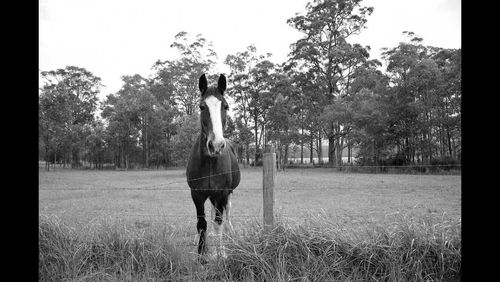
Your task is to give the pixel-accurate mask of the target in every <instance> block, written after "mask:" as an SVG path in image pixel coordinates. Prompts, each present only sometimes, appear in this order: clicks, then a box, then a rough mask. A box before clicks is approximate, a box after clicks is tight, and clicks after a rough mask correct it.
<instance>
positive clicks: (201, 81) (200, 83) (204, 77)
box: [198, 74, 208, 94]
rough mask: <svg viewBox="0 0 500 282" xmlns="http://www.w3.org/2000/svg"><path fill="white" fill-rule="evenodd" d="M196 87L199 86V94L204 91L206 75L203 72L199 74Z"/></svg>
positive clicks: (206, 83)
mask: <svg viewBox="0 0 500 282" xmlns="http://www.w3.org/2000/svg"><path fill="white" fill-rule="evenodd" d="M198 87H199V88H200V91H201V94H203V93H205V91H206V90H207V87H208V82H207V77H206V76H205V74H202V75H201V76H200V82H199V83H198Z"/></svg>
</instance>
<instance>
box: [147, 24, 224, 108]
mask: <svg viewBox="0 0 500 282" xmlns="http://www.w3.org/2000/svg"><path fill="white" fill-rule="evenodd" d="M170 47H171V48H175V49H177V51H178V52H179V54H180V56H181V57H180V59H178V60H173V61H169V60H167V61H160V60H158V61H157V62H156V63H155V65H154V66H153V68H154V69H155V70H156V72H157V74H156V77H157V78H159V81H161V83H162V84H163V86H164V87H165V88H166V89H168V91H170V92H171V93H172V94H173V98H174V99H175V102H176V104H177V106H178V108H179V109H180V110H181V111H182V112H183V113H184V114H187V115H192V114H194V113H196V110H197V105H198V100H199V90H198V86H197V84H196V83H193V82H196V81H198V79H199V77H200V76H201V75H202V74H204V73H209V71H210V69H211V68H212V67H213V66H214V64H215V62H216V59H217V54H216V53H215V51H214V50H213V46H212V43H211V42H207V40H206V39H205V38H204V37H203V36H202V35H201V34H198V35H196V37H195V38H194V39H192V40H191V41H190V38H189V34H188V33H187V32H184V31H182V32H179V33H178V34H177V35H176V36H175V41H174V42H173V43H172V44H171V45H170ZM208 79H209V80H210V79H215V80H216V79H217V77H216V76H215V75H209V76H208Z"/></svg>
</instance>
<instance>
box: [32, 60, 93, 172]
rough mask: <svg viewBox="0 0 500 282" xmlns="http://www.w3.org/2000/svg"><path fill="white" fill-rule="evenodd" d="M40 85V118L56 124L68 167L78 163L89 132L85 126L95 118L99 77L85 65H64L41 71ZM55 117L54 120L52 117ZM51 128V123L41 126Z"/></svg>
mask: <svg viewBox="0 0 500 282" xmlns="http://www.w3.org/2000/svg"><path fill="white" fill-rule="evenodd" d="M41 78H42V79H43V83H44V85H43V87H42V89H41V97H40V102H41V104H40V105H41V108H40V110H41V111H42V112H43V111H45V112H44V113H43V114H42V122H47V121H50V122H49V123H47V125H49V124H52V125H55V124H57V129H58V131H57V132H58V133H57V135H58V137H59V140H61V142H63V143H64V146H63V147H62V148H61V149H62V150H63V151H64V155H65V156H69V161H70V163H71V166H72V167H76V166H80V165H81V162H80V153H81V149H82V147H83V146H84V143H85V137H86V135H87V134H88V133H89V132H88V130H86V127H85V126H87V125H90V124H91V123H92V122H93V121H94V118H95V116H94V115H95V112H96V110H97V102H98V96H97V95H98V93H99V92H100V90H101V87H102V83H101V79H100V78H99V77H97V76H95V75H94V74H93V73H92V72H90V71H88V70H86V69H85V68H81V67H76V66H67V67H65V68H64V69H57V70H50V71H42V72H41ZM56 120H57V121H56ZM42 128H47V129H48V130H52V132H53V133H54V132H55V131H54V129H55V128H56V127H54V126H52V127H51V126H46V127H44V126H42Z"/></svg>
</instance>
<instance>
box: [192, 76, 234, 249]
mask: <svg viewBox="0 0 500 282" xmlns="http://www.w3.org/2000/svg"><path fill="white" fill-rule="evenodd" d="M198 86H199V88H200V91H201V100H200V121H201V133H200V135H199V136H198V139H197V140H196V143H195V144H194V146H193V148H192V149H191V155H190V157H189V161H188V166H187V171H186V176H187V182H188V185H189V187H190V188H191V197H192V198H193V202H194V205H195V206H196V215H197V218H198V222H197V224H196V228H197V230H198V234H199V237H200V239H199V243H198V254H200V255H201V254H205V253H206V252H207V247H206V231H207V221H206V220H205V208H204V207H205V201H206V200H207V198H208V199H210V202H211V203H212V206H213V210H215V219H214V222H213V228H214V231H215V233H216V236H217V237H218V239H219V244H220V240H221V236H222V228H223V214H224V212H225V213H226V220H227V224H228V227H229V228H230V229H232V226H231V222H230V221H229V210H230V207H231V201H230V195H231V193H232V192H233V190H234V188H236V186H238V184H239V183H240V170H239V167H238V162H237V159H236V154H235V150H234V147H233V145H232V143H231V142H230V141H229V140H227V139H225V138H224V136H223V132H224V127H225V124H226V115H227V110H228V104H227V102H226V99H225V98H224V96H223V95H224V91H225V90H226V78H225V77H224V75H222V74H221V75H220V77H219V80H218V82H217V87H208V83H207V78H206V77H205V75H204V74H203V75H202V76H201V77H200V80H199V85H198ZM223 255H224V254H223Z"/></svg>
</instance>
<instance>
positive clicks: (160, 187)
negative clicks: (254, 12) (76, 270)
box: [39, 164, 461, 247]
mask: <svg viewBox="0 0 500 282" xmlns="http://www.w3.org/2000/svg"><path fill="white" fill-rule="evenodd" d="M346 167H348V166H341V168H346ZM422 167H457V168H461V165H459V164H457V165H426V166H421V165H409V166H356V168H362V169H363V168H364V169H373V168H377V169H385V168H411V169H414V168H422ZM329 168H333V169H335V168H340V167H329ZM239 171H240V170H236V171H227V172H222V173H218V174H214V175H209V176H203V177H198V178H192V179H189V180H187V179H179V180H175V181H169V182H166V183H161V184H154V185H146V186H144V185H140V184H138V187H123V186H110V185H104V184H96V185H93V184H89V183H83V184H76V185H75V186H77V187H66V188H43V189H39V191H82V190H83V191H105V190H106V191H126V190H136V191H137V190H140V191H162V192H191V191H196V190H211V189H189V187H187V186H188V185H187V182H188V181H197V180H203V179H206V178H210V177H217V176H221V175H225V174H232V173H234V172H239ZM277 175H281V176H285V177H286V172H285V173H277ZM277 180H278V181H279V178H278V179H277ZM176 184H183V185H186V188H184V189H172V188H170V189H169V188H168V187H169V186H173V185H176ZM85 185H90V187H82V186H85ZM428 187H429V186H428ZM436 187H440V186H436ZM336 188H338V187H336ZM429 188H432V187H429ZM260 189H261V187H258V188H256V189H252V190H260ZM328 189H331V188H329V187H306V185H304V186H303V187H302V188H297V187H295V188H292V189H290V188H285V189H283V187H280V186H279V185H277V186H276V187H275V191H277V192H279V191H299V190H307V191H311V190H328ZM218 190H219V191H221V190H233V189H218ZM238 191H241V189H240V190H238ZM244 191H250V190H248V189H247V190H244ZM58 214H59V215H60V216H63V217H64V216H65V215H70V216H75V215H76V216H78V217H79V218H82V217H87V218H88V217H90V218H93V219H97V218H135V217H140V218H149V219H153V218H154V219H167V218H168V219H181V220H182V223H185V222H192V221H196V218H197V216H195V215H192V214H174V213H169V212H165V211H157V212H155V213H136V212H131V213H127V212H125V213H106V211H101V212H98V211H93V212H89V211H74V210H72V211H61V212H59V213H58ZM41 215H44V214H43V212H42V213H41ZM50 215H56V216H57V213H55V214H54V213H52V214H50ZM207 216H208V215H207ZM279 216H282V217H285V218H288V217H289V216H290V215H289V214H283V213H280V214H279ZM200 217H201V216H200ZM203 217H206V216H203ZM210 217H211V220H213V219H214V218H213V216H212V213H210ZM261 217H262V212H258V213H255V214H241V215H239V214H236V215H233V214H232V215H231V216H230V218H240V219H247V220H248V219H260V218H261ZM139 224H140V223H139ZM183 236H184V237H185V238H195V237H196V236H198V234H191V233H189V234H184V235H183ZM189 241H193V242H192V243H182V242H178V243H176V244H175V245H176V246H186V247H188V246H189V247H193V246H198V242H194V241H195V240H189ZM206 245H207V246H217V245H213V244H212V245H211V244H206Z"/></svg>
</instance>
